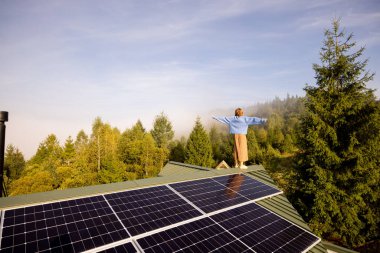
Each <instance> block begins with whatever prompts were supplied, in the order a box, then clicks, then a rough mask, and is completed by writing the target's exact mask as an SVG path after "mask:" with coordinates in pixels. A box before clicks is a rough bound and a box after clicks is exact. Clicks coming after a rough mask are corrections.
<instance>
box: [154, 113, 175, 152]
mask: <svg viewBox="0 0 380 253" xmlns="http://www.w3.org/2000/svg"><path fill="white" fill-rule="evenodd" d="M150 133H151V135H152V137H153V139H154V141H155V142H156V144H157V146H158V147H159V148H165V149H168V147H169V143H170V141H172V140H173V137H174V131H173V128H172V124H171V122H170V121H169V119H168V117H167V116H166V115H165V114H164V113H163V112H162V113H161V114H160V115H158V116H156V119H155V120H154V123H153V129H152V130H151V131H150Z"/></svg>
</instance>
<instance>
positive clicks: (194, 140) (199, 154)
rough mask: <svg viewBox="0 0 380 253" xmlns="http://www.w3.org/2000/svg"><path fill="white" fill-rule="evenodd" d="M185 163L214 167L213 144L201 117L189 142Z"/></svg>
mask: <svg viewBox="0 0 380 253" xmlns="http://www.w3.org/2000/svg"><path fill="white" fill-rule="evenodd" d="M185 163H188V164H194V165H198V166H204V167H212V166H213V165H214V160H213V159H212V146H211V142H210V139H209V136H208V134H207V132H206V130H205V129H204V127H203V125H202V123H201V120H200V118H199V117H198V118H197V120H196V122H195V126H194V128H193V130H192V131H191V133H190V136H189V139H188V140H187V144H186V160H185Z"/></svg>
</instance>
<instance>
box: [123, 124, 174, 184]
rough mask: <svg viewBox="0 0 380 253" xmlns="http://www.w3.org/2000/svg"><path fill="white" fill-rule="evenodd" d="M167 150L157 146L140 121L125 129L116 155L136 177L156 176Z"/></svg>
mask: <svg viewBox="0 0 380 253" xmlns="http://www.w3.org/2000/svg"><path fill="white" fill-rule="evenodd" d="M167 155H168V152H166V150H165V149H164V148H159V147H157V146H156V143H155V141H154V139H153V137H152V135H151V134H150V133H146V132H145V129H144V128H143V127H142V124H141V122H140V121H138V122H137V123H136V124H135V125H134V126H133V127H132V129H127V130H126V131H125V132H124V133H123V134H122V135H121V137H120V140H119V143H118V157H119V159H120V161H121V162H123V163H124V164H125V165H126V170H127V171H129V172H130V171H134V172H135V173H136V174H137V178H144V177H152V176H157V175H158V173H159V172H160V170H161V168H162V167H163V162H164V161H165V160H166V159H167Z"/></svg>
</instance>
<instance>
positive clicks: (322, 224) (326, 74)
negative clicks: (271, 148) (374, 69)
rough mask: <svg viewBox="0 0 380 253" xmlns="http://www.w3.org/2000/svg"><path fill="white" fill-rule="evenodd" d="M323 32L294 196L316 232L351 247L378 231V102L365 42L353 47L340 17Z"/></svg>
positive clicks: (303, 128)
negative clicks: (365, 57) (370, 85)
mask: <svg viewBox="0 0 380 253" xmlns="http://www.w3.org/2000/svg"><path fill="white" fill-rule="evenodd" d="M325 37H326V40H325V41H324V46H323V48H322V50H321V61H322V65H318V64H314V66H313V69H314V71H315V73H316V86H310V85H307V86H306V88H305V91H306V104H305V105H306V111H305V113H304V115H303V118H302V122H301V125H300V131H299V137H298V140H299V145H300V148H301V151H302V152H301V153H300V155H299V156H298V159H297V172H298V177H297V178H296V179H297V180H296V183H297V187H298V188H296V191H295V192H294V194H293V197H292V198H293V199H294V203H296V204H297V206H298V208H299V210H300V211H301V212H302V213H303V215H304V217H306V219H307V221H309V224H310V226H311V228H312V229H313V231H314V232H315V233H317V234H318V235H321V236H322V237H324V238H327V239H330V240H334V241H338V242H339V243H341V244H343V245H345V246H350V247H354V246H360V245H363V244H364V243H365V242H366V241H370V240H371V239H375V238H378V237H379V224H380V211H379V206H380V203H379V202H380V201H379V197H380V191H379V181H380V166H379V165H380V107H379V104H378V103H376V100H375V96H374V93H373V90H370V89H367V88H366V83H367V82H369V81H370V80H372V79H373V74H369V72H367V71H366V70H365V67H366V65H367V60H364V61H361V60H360V56H361V55H362V54H363V51H364V48H360V49H359V50H358V51H354V52H352V51H353V47H354V46H355V42H351V40H352V34H351V35H348V36H346V34H345V32H344V31H341V30H340V28H339V21H337V20H335V21H334V22H333V27H332V29H331V30H327V31H326V33H325Z"/></svg>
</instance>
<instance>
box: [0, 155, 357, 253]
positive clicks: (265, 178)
mask: <svg viewBox="0 0 380 253" xmlns="http://www.w3.org/2000/svg"><path fill="white" fill-rule="evenodd" d="M240 172H241V171H240V170H239V169H235V168H226V169H220V170H216V169H210V168H205V167H200V166H194V165H189V164H183V163H177V162H169V163H167V164H166V165H165V167H164V168H163V169H162V171H161V173H160V174H159V176H158V177H156V178H148V179H141V180H135V181H126V182H121V183H113V184H107V185H96V186H88V187H82V188H75V189H66V190H57V191H51V192H43V193H35V194H28V195H21V196H14V197H7V198H2V199H0V210H1V217H2V222H1V228H2V230H3V228H4V224H3V223H4V213H5V211H6V210H11V209H15V208H21V207H29V206H35V205H41V204H46V203H52V202H62V201H68V200H76V199H79V198H83V197H92V196H93V197H96V196H99V195H104V194H109V193H117V192H122V191H126V190H133V189H145V188H147V187H153V186H162V185H168V184H173V183H177V182H185V181H189V182H192V181H194V180H198V179H203V178H211V177H217V176H226V175H233V174H237V173H240ZM244 175H246V176H248V177H250V178H252V179H255V180H257V181H259V182H261V183H264V184H266V185H268V186H271V187H273V188H276V189H277V186H276V185H275V183H274V181H273V180H272V179H271V178H270V176H269V175H268V173H267V172H266V170H265V169H264V168H263V167H262V166H261V165H254V166H249V167H248V169H247V170H245V171H244ZM254 202H255V203H256V204H257V205H259V206H261V207H263V208H265V209H267V210H269V211H271V212H273V213H275V214H277V215H278V216H280V217H282V218H283V219H285V220H287V221H289V222H291V223H293V224H295V225H296V226H298V227H300V228H303V229H304V230H307V231H310V232H311V230H310V228H309V227H308V225H307V224H306V222H305V221H304V220H303V219H302V217H301V216H300V215H299V214H298V212H297V211H296V210H295V209H294V207H293V206H292V205H291V203H290V202H289V201H288V199H287V198H286V197H285V195H284V194H282V193H281V194H277V195H273V196H271V197H265V198H262V199H258V200H256V201H254ZM190 204H191V203H190ZM25 210H26V209H25ZM204 216H205V217H208V215H204ZM173 226H175V225H172V226H169V227H173ZM1 232H3V231H1ZM2 235H4V233H2ZM0 236H1V235H0ZM132 237H133V236H132ZM114 244H115V243H113V244H112V243H111V244H110V245H114ZM3 246H4V243H3V240H2V245H1V247H3ZM106 246H107V245H106ZM105 248H106V247H105V246H103V247H101V248H99V249H105ZM308 252H354V251H351V250H348V249H345V248H341V247H338V246H336V245H333V244H330V243H325V242H319V243H317V244H316V245H313V247H312V248H310V249H309V250H308Z"/></svg>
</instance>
